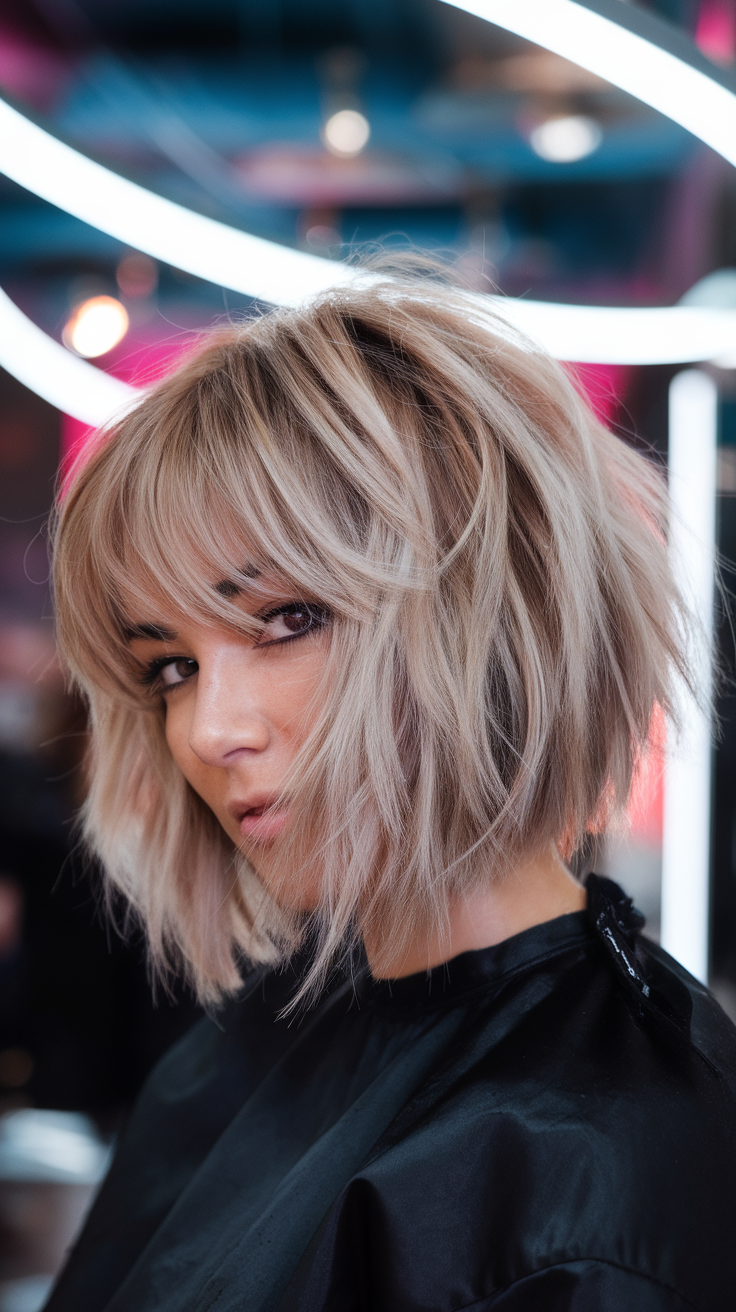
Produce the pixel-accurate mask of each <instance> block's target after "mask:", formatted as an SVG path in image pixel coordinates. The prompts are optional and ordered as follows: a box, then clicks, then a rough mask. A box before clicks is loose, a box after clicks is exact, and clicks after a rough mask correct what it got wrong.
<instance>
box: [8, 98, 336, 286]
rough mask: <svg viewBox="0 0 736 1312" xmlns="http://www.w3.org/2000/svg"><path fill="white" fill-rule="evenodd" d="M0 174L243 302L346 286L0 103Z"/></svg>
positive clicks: (315, 264)
mask: <svg viewBox="0 0 736 1312" xmlns="http://www.w3.org/2000/svg"><path fill="white" fill-rule="evenodd" d="M0 171H1V172H3V173H5V174H6V175H7V177H9V178H12V179H13V181H14V182H17V183H18V184H19V185H20V186H21V187H25V188H26V190H27V191H32V192H34V193H35V194H36V195H37V196H41V197H43V199H44V200H47V201H50V203H51V204H52V205H57V206H58V207H59V209H62V210H66V211H67V213H68V214H73V215H74V216H75V217H76V218H78V219H82V221H83V222H84V223H89V224H90V225H91V226H92V227H93V228H98V229H99V230H100V231H101V232H107V233H109V235H110V236H111V237H116V238H117V239H118V241H122V242H125V243H126V244H127V245H128V246H133V247H134V248H135V249H136V250H139V251H144V252H145V254H146V255H152V256H153V257H154V258H155V259H157V260H162V261H163V262H164V263H165V264H172V265H174V267H175V268H177V269H184V270H185V271H186V272H187V273H192V274H194V275H195V276H196V277H198V278H204V279H206V280H207V281H209V282H214V283H217V284H218V285H219V286H221V287H229V288H231V289H232V290H233V291H236V292H242V293H243V294H244V295H245V296H255V297H257V298H258V299H259V300H264V301H270V302H271V304H273V305H294V304H295V303H297V302H299V301H300V300H302V299H303V298H304V297H306V296H310V295H312V294H313V293H314V292H319V291H323V290H324V289H325V288H327V287H334V286H336V285H337V284H339V283H345V282H349V281H350V279H351V278H353V277H355V271H354V270H353V269H350V268H349V267H348V265H346V264H340V263H337V262H336V261H334V260H325V259H322V258H321V257H320V256H318V255H309V254H307V253H305V252H304V251H295V250H291V249H290V248H289V247H288V246H281V245H279V243H278V242H273V241H266V240H265V238H263V237H254V236H253V235H252V234H251V233H248V232H242V231H241V230H240V229H239V228H231V227H229V226H228V224H226V223H218V222H217V220H216V219H208V218H206V217H205V216H204V215H203V214H197V213H195V211H194V210H189V209H186V208H185V206H183V205H177V204H176V203H175V202H174V201H171V200H166V199H165V198H164V197H163V196H157V195H156V193H155V192H153V191H148V190H147V189H146V188H145V187H140V186H139V185H138V183H136V182H131V181H130V179H129V178H124V177H121V175H120V174H119V173H113V171H112V170H111V169H108V168H105V166H104V165H103V164H98V163H97V162H96V161H95V160H92V159H89V158H88V157H87V156H86V155H82V154H81V153H80V152H79V151H78V150H74V148H73V147H72V146H68V145H67V144H66V142H64V141H60V140H59V139H58V137H54V136H52V135H51V133H50V132H46V131H45V129H44V128H42V127H39V125H38V124H37V123H33V122H31V120H30V119H29V118H26V117H25V115H23V114H20V113H19V112H18V110H17V109H13V107H12V106H11V105H8V104H7V103H6V102H5V101H3V100H0Z"/></svg>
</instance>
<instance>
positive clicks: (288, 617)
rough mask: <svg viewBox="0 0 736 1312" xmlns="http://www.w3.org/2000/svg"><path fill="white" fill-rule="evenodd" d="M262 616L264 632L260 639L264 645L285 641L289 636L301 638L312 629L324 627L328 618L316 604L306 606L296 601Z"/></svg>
mask: <svg viewBox="0 0 736 1312" xmlns="http://www.w3.org/2000/svg"><path fill="white" fill-rule="evenodd" d="M262 618H263V633H262V635H261V639H260V641H261V642H262V643H263V644H264V645H265V644H267V643H269V642H283V641H285V640H286V639H287V638H299V637H301V635H302V634H304V633H308V632H309V630H310V629H317V628H322V627H323V625H324V624H325V623H326V619H327V617H326V614H325V612H324V611H323V610H321V609H318V608H317V607H316V606H306V605H303V604H301V603H296V602H295V603H294V604H292V605H290V606H283V607H282V608H281V609H280V610H278V611H272V612H271V613H270V614H269V615H264V616H263V617H262Z"/></svg>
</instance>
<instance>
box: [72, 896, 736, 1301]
mask: <svg viewBox="0 0 736 1312" xmlns="http://www.w3.org/2000/svg"><path fill="white" fill-rule="evenodd" d="M587 887H588V910H587V912H576V913H574V914H572V915H566V916H562V917H560V918H559V919H556V920H552V921H549V922H547V923H545V924H542V925H538V926H535V927H534V928H532V929H529V930H527V931H525V932H524V933H522V934H519V935H516V936H515V937H514V938H511V939H508V940H507V941H506V942H504V943H501V944H499V945H498V946H496V947H491V948H486V949H483V950H482V951H478V952H468V953H465V954H463V955H462V956H459V957H456V958H455V959H453V960H452V961H451V962H449V963H447V964H446V965H445V966H442V967H437V968H436V969H435V970H433V971H431V972H429V973H428V974H419V975H413V976H411V977H409V978H405V979H401V980H398V981H381V982H376V981H374V980H372V979H371V977H370V976H369V974H368V973H367V971H365V970H364V971H363V973H362V974H361V975H360V976H359V977H358V979H357V981H355V982H354V981H352V980H349V979H347V978H344V979H342V980H340V981H338V982H337V983H336V984H335V985H334V986H333V987H331V988H330V989H329V990H328V991H327V992H326V993H325V995H324V996H323V997H322V999H321V1000H320V1002H319V1003H318V1004H317V1006H315V1007H314V1008H313V1009H312V1010H311V1011H309V1012H308V1013H307V1014H306V1015H304V1016H302V1017H301V1019H299V1020H297V1021H295V1020H291V1021H288V1020H283V1019H280V1018H279V1012H280V1011H281V1009H282V1008H283V1007H284V1006H285V1004H286V1003H287V1002H288V1001H289V999H290V997H291V996H292V995H293V992H294V989H295V982H296V981H295V973H294V970H295V968H293V969H292V970H290V971H286V972H281V973H275V972H273V971H267V970H258V971H256V972H254V974H253V975H252V976H251V977H250V979H249V980H248V982H247V984H246V986H245V988H244V990H243V993H242V995H241V996H240V997H239V998H238V999H236V1000H235V1001H234V1002H233V1003H231V1004H228V1006H226V1007H225V1008H224V1009H223V1011H222V1013H221V1014H220V1015H219V1016H218V1017H217V1018H216V1019H215V1020H204V1021H202V1022H199V1023H198V1024H197V1025H196V1026H195V1027H194V1028H193V1030H192V1031H191V1032H190V1033H189V1034H188V1035H187V1036H186V1037H185V1038H184V1039H183V1040H182V1041H181V1042H179V1043H178V1044H177V1045H176V1046H175V1047H174V1048H173V1049H172V1050H171V1051H170V1052H169V1053H168V1054H167V1055H166V1056H165V1058H164V1059H163V1061H161V1062H160V1064H159V1065H158V1067H157V1068H156V1069H155V1070H154V1072H153V1074H152V1075H151V1077H150V1078H149V1080H148V1083H147V1085H146V1086H145V1088H144V1090H143V1093H142V1094H141V1097H140V1099H139V1101H138V1104H137V1106H136V1108H135V1109H134V1111H133V1114H132V1116H131V1118H130V1121H129V1124H128V1126H127V1128H126V1130H125V1132H124V1134H123V1136H122V1139H121V1142H120V1145H119V1147H118V1150H117V1153H116V1156H115V1159H114V1162H113V1165H112V1168H111V1170H110V1173H109V1175H108V1178H107V1180H106V1181H105V1183H104V1185H103V1187H102V1190H101V1192H100V1194H99V1196H98V1199H97V1201H96V1203H95V1205H94V1207H93V1209H92V1212H91V1214H90V1216H89V1218H88V1221H87V1223H86V1226H85V1228H84V1230H83V1232H82V1235H81V1237H80V1239H79V1241H78V1243H77V1244H76V1247H75V1248H74V1250H73V1252H72V1254H71V1256H70V1259H69V1262H68V1264H67V1266H66V1268H65V1270H64V1271H63V1272H62V1274H61V1277H60V1279H59V1280H58V1282H57V1285H56V1288H55V1290H54V1292H53V1293H52V1295H51V1299H50V1302H49V1303H48V1305H47V1307H48V1312H460V1310H461V1309H462V1310H463V1312H471V1309H472V1312H573V1310H574V1312H685V1310H686V1309H693V1308H697V1309H702V1310H703V1312H733V1309H734V1308H736V1030H734V1028H733V1026H732V1025H731V1023H730V1022H729V1021H728V1020H727V1018H726V1017H725V1016H724V1014H723V1012H722V1011H721V1010H720V1008H719V1007H718V1005H717V1003H716V1002H715V1001H714V1000H713V999H712V997H711V996H710V995H709V994H708V992H707V991H706V990H705V989H704V988H703V987H702V986H701V985H700V984H698V983H697V982H696V981H695V980H693V979H692V978H691V977H690V976H688V975H687V974H686V972H684V971H683V970H682V969H681V968H680V967H679V966H677V965H676V964H675V963H674V962H673V961H672V960H671V959H670V958H669V957H667V955H666V954H665V953H663V952H662V951H661V950H660V949H658V948H656V947H655V946H654V945H652V944H649V943H647V942H646V940H643V939H642V938H641V937H640V935H639V932H638V931H639V929H640V926H641V918H640V917H639V916H638V913H636V912H635V911H633V909H632V907H631V904H630V902H629V900H628V899H627V898H626V897H625V896H624V895H623V894H622V893H621V890H620V889H618V888H617V886H616V885H615V884H612V883H611V882H610V881H608V880H603V879H599V878H597V877H595V876H591V877H589V880H588V885H587Z"/></svg>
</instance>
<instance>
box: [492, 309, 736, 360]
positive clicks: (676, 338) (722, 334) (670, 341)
mask: <svg viewBox="0 0 736 1312" xmlns="http://www.w3.org/2000/svg"><path fill="white" fill-rule="evenodd" d="M484 300H485V303H486V305H487V304H488V302H489V301H490V302H491V303H492V305H493V308H494V309H497V310H498V312H499V314H501V315H503V317H504V318H505V319H508V321H509V323H512V324H513V325H514V326H515V327H516V328H518V329H519V330H520V331H521V332H523V333H526V334H527V336H528V337H531V338H533V339H534V340H535V341H537V342H539V343H540V344H541V345H542V346H544V347H545V349H546V350H547V351H549V352H550V354H551V355H554V356H555V357H556V358H557V359H558V360H577V361H580V363H581V364H678V363H680V362H682V363H686V362H690V361H693V362H694V361H697V360H714V359H715V358H716V357H717V356H719V355H724V356H725V355H726V354H727V353H730V354H731V355H733V354H734V352H735V351H736V311H735V310H710V309H701V308H700V307H695V306H671V307H660V306H656V307H653V308H643V309H628V308H619V307H618V306H600V305H558V304H551V303H547V302H545V301H524V300H519V301H516V300H511V299H510V298H504V297H501V296H499V297H488V298H484Z"/></svg>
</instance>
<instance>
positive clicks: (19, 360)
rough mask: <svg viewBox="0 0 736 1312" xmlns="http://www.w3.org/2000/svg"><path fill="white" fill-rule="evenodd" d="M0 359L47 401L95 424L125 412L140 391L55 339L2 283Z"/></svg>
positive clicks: (0, 298)
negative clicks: (25, 310) (29, 314)
mask: <svg viewBox="0 0 736 1312" xmlns="http://www.w3.org/2000/svg"><path fill="white" fill-rule="evenodd" d="M0 364H2V366H3V368H4V369H7V371H8V373H9V374H12V375H13V377H14V378H17V379H18V380H19V381H20V382H21V383H24V384H25V386H26V387H29V388H30V389H31V391H33V392H36V393H37V395H38V396H42V397H43V398H44V400H45V401H49V402H50V403H51V405H55V406H56V407H57V408H58V409H59V410H62V411H63V412H64V413H65V414H68V415H73V416H74V418H75V419H81V421H82V423H83V424H89V425H90V427H92V428H98V427H99V426H100V425H101V424H104V423H107V421H108V420H109V419H111V418H113V417H114V416H115V415H116V414H122V413H124V412H125V410H126V409H127V408H128V407H129V406H130V405H131V404H132V403H134V402H135V401H136V400H138V398H139V397H140V395H141V394H140V392H137V391H136V389H135V388H133V387H129V386H128V384H127V383H123V382H121V381H120V379H119V378H113V377H112V376H111V375H110V374H106V373H103V371H102V370H101V369H95V367H94V365H91V364H87V362H86V360H80V358H79V356H77V355H73V354H72V352H71V351H67V350H66V348H65V347H63V346H61V345H60V344H59V343H58V342H55V341H54V339H53V337H49V336H48V334H47V333H45V332H43V330H42V329H41V328H38V327H37V325H36V324H35V323H32V321H31V320H30V319H29V318H28V316H27V315H25V314H23V311H22V310H19V309H18V307H17V305H14V303H13V302H12V301H11V300H10V297H9V296H6V294H5V292H4V291H2V289H0Z"/></svg>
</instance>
